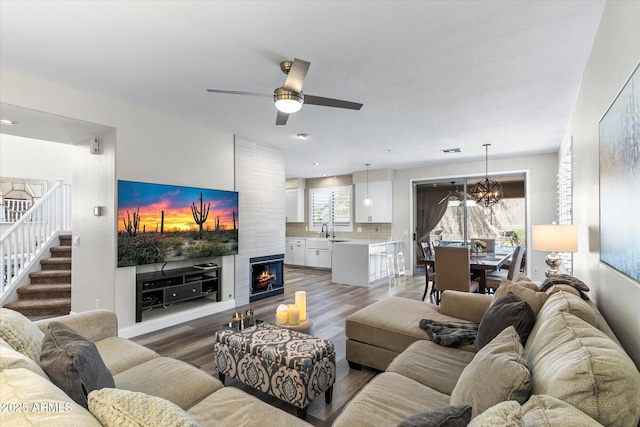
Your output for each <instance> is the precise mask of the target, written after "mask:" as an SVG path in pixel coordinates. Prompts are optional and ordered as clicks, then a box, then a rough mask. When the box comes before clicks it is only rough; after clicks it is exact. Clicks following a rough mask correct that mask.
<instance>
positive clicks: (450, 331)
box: [420, 319, 478, 347]
mask: <svg viewBox="0 0 640 427" xmlns="http://www.w3.org/2000/svg"><path fill="white" fill-rule="evenodd" d="M420 328H421V329H424V331H425V332H426V333H427V335H428V336H429V338H430V339H431V341H433V342H434V343H436V344H439V345H441V346H444V347H460V346H462V345H467V344H473V342H474V341H475V339H476V336H477V335H478V324H477V323H462V322H438V321H437V320H430V319H422V320H420Z"/></svg>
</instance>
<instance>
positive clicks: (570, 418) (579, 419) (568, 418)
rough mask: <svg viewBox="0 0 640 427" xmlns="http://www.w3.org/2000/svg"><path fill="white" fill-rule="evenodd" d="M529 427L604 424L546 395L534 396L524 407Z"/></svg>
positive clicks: (595, 425)
mask: <svg viewBox="0 0 640 427" xmlns="http://www.w3.org/2000/svg"><path fill="white" fill-rule="evenodd" d="M522 414H523V415H522V419H523V420H524V421H525V423H526V425H527V427H554V426H557V427H600V426H602V424H600V423H599V422H597V421H596V420H594V419H593V418H591V417H590V416H588V415H587V414H585V413H584V412H582V411H580V410H578V409H576V408H574V407H573V406H571V405H569V404H568V403H567V402H563V401H562V400H560V399H556V398H555V397H552V396H547V395H544V394H541V395H534V396H531V397H530V398H529V400H527V403H525V404H524V405H522Z"/></svg>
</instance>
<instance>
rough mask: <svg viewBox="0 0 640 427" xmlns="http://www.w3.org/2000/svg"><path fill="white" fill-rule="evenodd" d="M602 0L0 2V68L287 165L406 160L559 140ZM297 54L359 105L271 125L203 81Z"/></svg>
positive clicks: (263, 101)
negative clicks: (253, 149) (188, 127)
mask: <svg viewBox="0 0 640 427" xmlns="http://www.w3.org/2000/svg"><path fill="white" fill-rule="evenodd" d="M604 3H605V2H604V0H587V1H566V0H565V1H295V2H294V1H256V2H252V1H118V2H112V1H64V2H63V1H7V0H1V1H0V65H1V66H2V68H6V69H9V70H13V71H16V72H19V73H23V74H27V75H31V76H35V77H38V78H41V79H44V80H48V81H52V82H57V83H61V84H63V85H67V86H70V87H74V88H77V89H81V90H85V91H88V92H92V93H97V94H103V95H105V96H108V97H114V98H118V99H121V100H125V101H127V102H129V103H131V104H135V105H138V106H141V107H144V108H148V109H152V110H156V111H160V112H164V113H167V114H170V115H174V116H178V117H181V118H184V119H186V120H189V121H193V122H197V123H201V124H203V125H206V126H209V127H212V128H216V129H220V130H223V131H227V132H230V133H233V134H235V135H236V136H237V138H241V139H244V140H249V141H257V142H264V143H268V144H272V145H275V146H278V147H282V148H283V149H285V150H286V175H287V177H317V176H320V175H322V174H328V175H335V174H343V173H351V172H353V171H356V170H363V169H364V163H371V168H372V169H378V168H387V167H388V168H394V169H400V168H407V167H417V166H428V165H430V164H436V163H443V162H459V161H469V160H481V159H482V160H483V159H484V148H483V146H482V145H483V144H484V143H491V144H492V146H491V148H490V150H489V156H490V158H497V157H512V156H520V155H533V154H542V153H553V152H557V151H558V148H559V146H560V143H561V141H562V138H563V136H564V132H565V129H566V127H567V123H568V120H569V117H570V114H571V111H572V108H573V104H574V101H575V97H576V95H577V92H578V88H579V85H580V81H581V77H582V73H583V71H584V68H585V65H586V61H587V58H588V56H589V53H590V51H591V46H592V43H593V40H594V37H595V33H596V30H597V27H598V23H599V21H600V17H601V15H602V11H603V8H604ZM296 57H297V58H301V59H304V60H307V61H310V62H311V67H310V69H309V72H308V74H307V78H306V80H305V84H304V88H303V91H304V92H306V93H308V94H312V95H316V96H324V97H330V98H338V99H343V100H347V101H354V102H361V103H363V104H364V106H363V107H362V109H361V110H360V111H350V110H343V109H338V108H327V107H318V106H314V105H306V106H303V108H302V110H301V111H300V112H298V113H296V114H294V115H292V116H291V117H290V118H289V121H288V124H287V125H286V126H275V116H276V110H275V107H274V106H273V103H272V101H270V100H269V99H268V98H259V97H252V96H234V95H226V94H211V93H207V92H206V91H205V89H206V88H216V89H230V90H240V91H252V92H263V93H270V92H272V91H273V90H274V89H275V88H277V87H279V86H281V85H282V83H283V82H284V79H285V75H284V74H282V72H281V71H280V69H279V65H278V64H279V63H280V61H282V60H285V59H293V58H296ZM298 133H308V134H311V135H312V137H311V139H310V140H308V141H307V142H303V141H300V140H299V139H297V138H296V137H295V135H296V134H298ZM453 147H459V148H461V149H462V153H459V154H448V155H445V154H443V153H441V152H440V150H441V149H444V148H453ZM313 162H319V163H320V165H319V166H312V163H313Z"/></svg>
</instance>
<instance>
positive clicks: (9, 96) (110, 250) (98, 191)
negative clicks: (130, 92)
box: [0, 69, 284, 327]
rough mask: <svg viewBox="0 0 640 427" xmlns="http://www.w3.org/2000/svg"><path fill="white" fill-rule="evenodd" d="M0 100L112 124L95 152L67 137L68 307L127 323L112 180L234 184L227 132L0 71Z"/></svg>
mask: <svg viewBox="0 0 640 427" xmlns="http://www.w3.org/2000/svg"><path fill="white" fill-rule="evenodd" d="M0 101H1V102H4V103H7V104H12V105H16V106H19V107H24V108H29V109H32V110H37V111H43V112H46V113H51V114H56V115H59V116H63V117H69V118H74V119H79V120H83V121H85V122H91V123H96V124H99V125H104V126H108V127H111V128H113V129H114V130H113V131H110V132H102V133H101V134H99V135H95V136H99V137H100V138H101V139H102V148H101V152H100V153H99V154H98V155H91V154H89V149H88V140H87V141H73V142H74V144H76V146H75V150H74V164H75V165H76V166H74V172H73V177H72V179H73V183H74V190H73V198H74V214H73V234H74V236H76V237H79V238H80V246H78V247H74V250H73V272H72V274H73V276H72V282H73V283H72V286H73V290H72V310H73V311H76V312H79V311H86V310H90V309H93V308H95V306H96V299H99V300H100V307H102V308H108V309H112V310H115V311H116V313H118V317H119V326H120V327H123V326H127V325H129V324H130V323H131V319H132V316H133V301H134V300H133V295H134V293H133V289H134V286H135V281H134V278H135V268H134V267H128V268H121V269H117V268H116V250H115V240H116V222H117V218H116V209H115V205H116V191H115V188H116V187H115V185H116V181H117V179H128V180H139V181H147V182H158V183H166V184H177V185H189V186H200V187H204V188H215V189H221V190H234V189H235V188H234V160H233V159H234V143H233V136H232V135H231V134H227V133H223V132H220V131H217V130H214V129H210V128H206V127H204V126H200V125H196V124H193V123H188V122H185V121H183V120H180V119H177V118H174V117H170V116H166V115H163V114H159V113H155V112H151V111H148V110H144V109H140V108H137V107H134V106H132V105H130V104H126V103H123V102H120V101H117V100H113V99H108V98H105V97H101V96H97V95H93V94H89V93H85V92H81V91H78V90H75V89H70V88H68V87H64V86H60V85H57V84H53V83H49V82H45V81H42V80H38V79H34V78H32V77H27V76H24V75H20V74H17V73H14V72H12V71H8V70H4V69H3V70H2V73H1V74H0ZM100 128H101V129H104V128H103V127H100ZM283 183H284V179H283ZM283 185H284V184H283ZM93 206H103V207H104V215H103V216H102V217H94V216H93ZM225 273H226V272H225Z"/></svg>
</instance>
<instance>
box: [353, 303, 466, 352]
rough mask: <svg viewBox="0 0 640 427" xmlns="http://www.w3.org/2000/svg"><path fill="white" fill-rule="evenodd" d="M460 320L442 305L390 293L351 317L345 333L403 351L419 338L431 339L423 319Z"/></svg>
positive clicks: (361, 339) (357, 339)
mask: <svg viewBox="0 0 640 427" xmlns="http://www.w3.org/2000/svg"><path fill="white" fill-rule="evenodd" d="M424 318H428V319H431V320H438V321H441V322H459V321H460V320H459V319H456V318H453V317H449V316H444V315H442V314H440V313H439V311H438V307H437V306H435V305H433V304H429V303H424V302H422V301H416V300H411V299H408V298H401V297H389V298H385V299H383V300H380V301H377V302H375V303H374V304H371V305H370V306H367V307H365V308H363V309H361V310H358V311H357V312H355V313H353V314H352V315H350V316H349V317H347V319H346V321H345V334H346V336H347V337H348V338H349V339H350V340H355V341H361V342H365V343H368V344H371V345H373V346H377V347H381V348H384V349H387V350H391V351H394V352H396V353H400V352H402V351H404V349H406V348H407V347H409V345H411V344H412V343H414V342H415V341H417V340H425V339H428V337H427V333H426V332H425V331H423V330H422V329H420V320H421V319H424Z"/></svg>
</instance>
